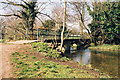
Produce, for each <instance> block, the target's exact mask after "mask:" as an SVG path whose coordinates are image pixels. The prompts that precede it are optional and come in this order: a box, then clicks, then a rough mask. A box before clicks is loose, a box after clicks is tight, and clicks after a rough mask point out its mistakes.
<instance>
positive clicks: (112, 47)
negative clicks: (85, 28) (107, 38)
mask: <svg viewBox="0 0 120 80" xmlns="http://www.w3.org/2000/svg"><path fill="white" fill-rule="evenodd" d="M89 49H93V50H102V51H119V50H120V45H110V44H104V45H99V46H91V47H89Z"/></svg>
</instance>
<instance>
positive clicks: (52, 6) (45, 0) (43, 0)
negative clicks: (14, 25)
mask: <svg viewBox="0 0 120 80" xmlns="http://www.w3.org/2000/svg"><path fill="white" fill-rule="evenodd" d="M4 1H5V0H0V2H4ZM10 1H19V2H20V1H21V0H10ZM50 1H51V2H57V3H61V4H62V5H63V3H64V0H38V1H37V2H50ZM66 1H76V2H79V1H80V0H66ZM81 1H82V2H85V1H87V2H93V1H94V0H81ZM97 1H98V0H97ZM100 1H101V0H100ZM102 1H103V0H102ZM63 6H64V5H63ZM3 7H5V5H4V4H0V14H6V13H8V12H10V11H11V10H10V9H7V8H6V9H5V10H4V9H3ZM9 8H10V7H9ZM53 8H54V4H52V5H48V6H47V7H46V9H45V11H44V12H45V13H47V14H49V15H51V11H52V9H53ZM15 9H18V7H16V8H15ZM90 22H91V20H89V21H87V22H86V25H87V24H89V23H90ZM73 24H75V25H74V26H72V27H75V28H78V30H79V25H78V23H68V25H69V26H71V25H73Z"/></svg>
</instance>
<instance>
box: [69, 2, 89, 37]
mask: <svg viewBox="0 0 120 80" xmlns="http://www.w3.org/2000/svg"><path fill="white" fill-rule="evenodd" d="M70 4H72V5H73V6H74V7H73V9H74V10H75V12H76V14H75V15H77V17H74V18H76V19H77V20H78V21H79V27H80V34H83V29H86V30H87V32H88V34H89V36H90V37H91V33H90V30H89V29H88V27H87V26H86V25H85V21H87V20H90V18H87V17H88V16H86V13H85V12H87V11H86V5H85V2H81V3H80V2H71V3H70ZM88 14H89V13H88Z"/></svg>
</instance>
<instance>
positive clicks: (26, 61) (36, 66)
mask: <svg viewBox="0 0 120 80" xmlns="http://www.w3.org/2000/svg"><path fill="white" fill-rule="evenodd" d="M11 55H12V57H11V59H12V62H11V65H13V73H14V75H13V76H14V78H109V76H107V75H105V74H103V73H99V74H96V72H94V70H93V69H91V70H92V72H91V73H89V72H88V70H89V69H88V70H86V69H84V68H83V69H82V68H81V69H77V68H72V67H70V66H68V65H61V64H58V63H56V62H53V61H49V60H47V59H45V58H41V59H39V58H37V57H35V56H31V55H30V54H20V53H18V52H15V53H12V54H11ZM83 67H85V66H83ZM96 71H97V72H99V70H97V69H96Z"/></svg>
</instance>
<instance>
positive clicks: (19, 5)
mask: <svg viewBox="0 0 120 80" xmlns="http://www.w3.org/2000/svg"><path fill="white" fill-rule="evenodd" d="M6 1H7V2H8V3H7V2H1V3H4V4H10V5H14V6H18V7H22V8H26V7H25V6H24V5H22V4H16V3H14V2H11V1H8V0H6Z"/></svg>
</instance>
